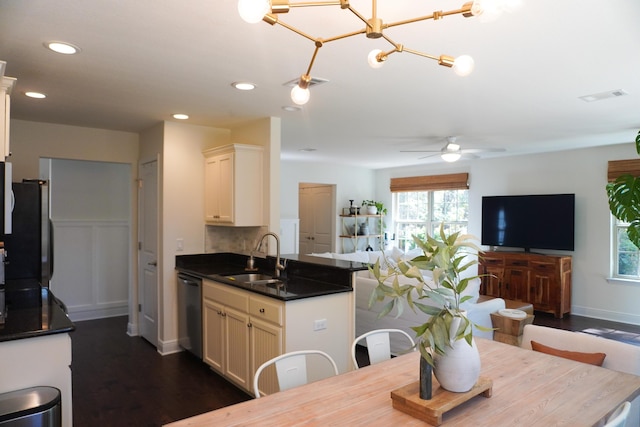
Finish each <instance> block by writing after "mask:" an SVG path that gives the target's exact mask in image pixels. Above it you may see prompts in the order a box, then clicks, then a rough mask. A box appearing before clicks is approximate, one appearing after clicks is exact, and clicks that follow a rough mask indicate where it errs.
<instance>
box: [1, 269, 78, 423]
mask: <svg viewBox="0 0 640 427" xmlns="http://www.w3.org/2000/svg"><path fill="white" fill-rule="evenodd" d="M5 299H6V305H7V311H6V313H7V316H6V319H5V322H4V324H0V378H2V380H1V381H0V393H6V392H10V391H14V390H22V389H25V388H30V387H36V386H51V387H56V388H57V389H59V390H60V393H61V406H62V425H63V426H64V427H71V426H72V425H73V416H72V414H73V412H72V400H71V369H70V366H71V337H70V336H69V332H71V331H73V330H74V329H75V326H74V325H73V323H72V322H71V320H69V317H67V314H66V311H65V307H64V304H63V303H62V302H60V301H59V300H58V299H57V298H56V297H55V296H54V295H53V293H51V292H50V290H49V289H48V288H44V287H41V286H40V284H39V283H38V282H37V281H36V280H8V281H7V283H6V284H5Z"/></svg>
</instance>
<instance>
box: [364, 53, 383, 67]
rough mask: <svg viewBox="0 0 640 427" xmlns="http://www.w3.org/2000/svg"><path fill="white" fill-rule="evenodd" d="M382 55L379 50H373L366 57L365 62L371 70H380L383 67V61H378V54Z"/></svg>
mask: <svg viewBox="0 0 640 427" xmlns="http://www.w3.org/2000/svg"><path fill="white" fill-rule="evenodd" d="M380 53H382V51H381V50H380V49H373V50H372V51H371V52H369V55H368V56H367V62H368V63H369V66H370V67H371V68H380V67H382V66H383V65H384V60H383V61H380V60H378V54H380Z"/></svg>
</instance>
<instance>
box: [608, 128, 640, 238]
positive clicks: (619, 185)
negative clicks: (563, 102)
mask: <svg viewBox="0 0 640 427" xmlns="http://www.w3.org/2000/svg"><path fill="white" fill-rule="evenodd" d="M636 152H637V153H638V154H640V131H638V135H637V136H636ZM607 195H608V196H609V209H610V210H611V213H612V214H613V216H615V217H616V218H618V219H619V220H620V221H624V222H627V223H629V227H628V228H627V236H629V240H630V241H631V243H633V244H634V245H636V247H638V248H640V177H635V176H632V175H629V174H625V175H621V176H619V177H618V178H617V179H616V180H615V181H614V182H610V183H608V184H607Z"/></svg>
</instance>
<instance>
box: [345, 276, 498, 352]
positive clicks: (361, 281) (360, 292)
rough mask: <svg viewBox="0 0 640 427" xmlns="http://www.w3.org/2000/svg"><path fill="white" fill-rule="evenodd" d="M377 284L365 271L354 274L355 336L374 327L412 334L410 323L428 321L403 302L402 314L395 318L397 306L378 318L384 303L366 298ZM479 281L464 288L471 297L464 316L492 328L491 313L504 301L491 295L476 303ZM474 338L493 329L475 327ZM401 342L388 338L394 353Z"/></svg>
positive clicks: (489, 333)
mask: <svg viewBox="0 0 640 427" xmlns="http://www.w3.org/2000/svg"><path fill="white" fill-rule="evenodd" d="M377 285H378V281H377V280H376V279H375V278H372V277H371V276H370V273H369V272H368V271H360V272H358V273H357V275H356V289H355V292H356V335H357V336H359V335H362V334H364V333H366V332H369V331H373V330H375V329H401V330H403V331H405V332H407V333H408V334H409V335H411V336H412V337H415V332H414V331H413V330H412V329H411V327H412V326H418V325H420V324H422V323H424V322H426V321H427V319H428V315H427V314H425V313H423V312H421V311H418V312H414V311H413V310H411V309H410V308H409V307H407V306H406V304H405V309H404V311H403V313H402V315H401V316H399V317H396V315H397V311H396V310H397V309H394V311H392V312H391V313H389V314H388V315H387V316H384V317H382V318H379V319H378V314H379V313H380V312H381V311H382V308H383V307H384V303H385V302H383V303H376V304H375V305H374V306H373V307H371V308H369V298H370V297H371V293H372V292H373V290H374V289H375V288H376V286H377ZM479 289H480V280H479V279H477V281H474V282H473V283H472V284H470V285H469V286H468V288H467V291H468V292H469V293H470V294H471V295H472V296H473V298H472V299H471V300H469V301H468V302H466V303H464V304H463V308H465V309H466V310H467V317H468V318H469V320H471V321H472V322H473V323H475V324H476V325H481V326H484V327H486V328H492V327H493V326H492V323H491V313H495V312H496V311H498V310H502V309H503V308H505V302H504V300H503V299H502V298H494V299H490V300H487V301H483V302H480V303H478V302H476V301H477V299H478V296H479ZM473 336H474V337H480V338H487V339H493V331H489V332H485V331H481V330H479V329H477V328H474V331H473ZM403 346H404V343H403V342H402V341H401V340H400V339H398V338H396V339H395V340H394V339H393V337H392V339H391V352H392V353H394V354H397V353H398V352H399V351H400V349H402V348H404V347H403Z"/></svg>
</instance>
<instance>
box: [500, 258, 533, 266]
mask: <svg viewBox="0 0 640 427" xmlns="http://www.w3.org/2000/svg"><path fill="white" fill-rule="evenodd" d="M505 264H506V265H508V266H511V267H529V261H527V260H526V259H507V260H506V262H505Z"/></svg>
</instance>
